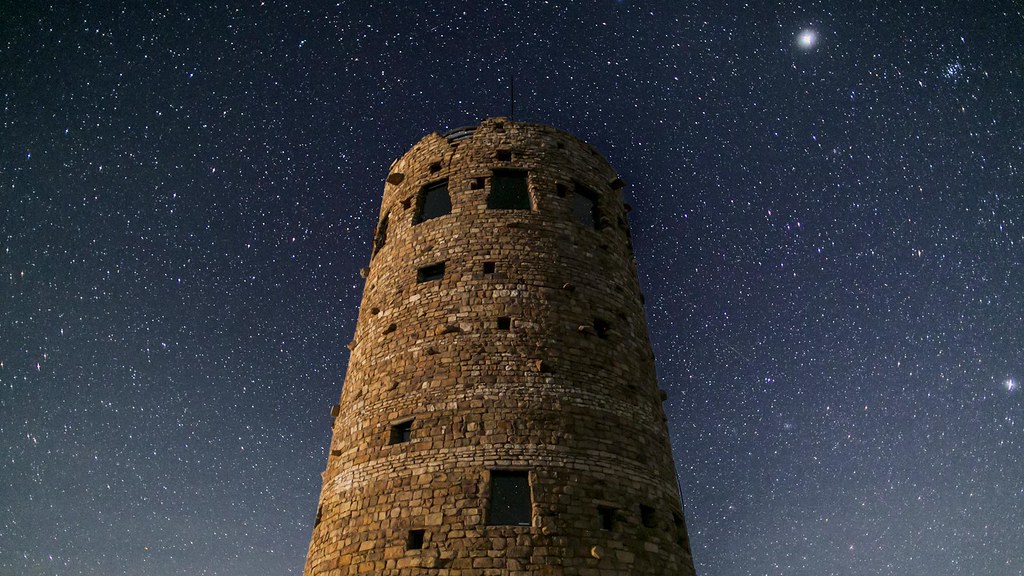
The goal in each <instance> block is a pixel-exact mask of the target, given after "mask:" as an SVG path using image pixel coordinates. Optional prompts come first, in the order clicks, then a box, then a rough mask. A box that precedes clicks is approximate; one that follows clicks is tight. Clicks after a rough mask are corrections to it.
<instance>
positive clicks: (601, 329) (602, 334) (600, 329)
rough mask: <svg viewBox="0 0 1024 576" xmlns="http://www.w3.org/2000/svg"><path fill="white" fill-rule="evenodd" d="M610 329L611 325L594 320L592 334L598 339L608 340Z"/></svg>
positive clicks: (597, 319)
mask: <svg viewBox="0 0 1024 576" xmlns="http://www.w3.org/2000/svg"><path fill="white" fill-rule="evenodd" d="M611 327H612V325H611V324H609V323H608V321H607V320H602V319H600V318H594V332H595V333H597V336H598V337H599V338H608V331H609V330H611Z"/></svg>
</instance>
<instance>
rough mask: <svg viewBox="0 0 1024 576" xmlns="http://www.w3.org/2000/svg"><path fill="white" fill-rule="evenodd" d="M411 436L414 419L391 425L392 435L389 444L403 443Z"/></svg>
mask: <svg viewBox="0 0 1024 576" xmlns="http://www.w3.org/2000/svg"><path fill="white" fill-rule="evenodd" d="M411 438H412V420H406V421H405V422H399V423H398V424H392V425H391V437H390V438H389V439H388V444H402V443H403V442H408V441H409V440H410V439H411Z"/></svg>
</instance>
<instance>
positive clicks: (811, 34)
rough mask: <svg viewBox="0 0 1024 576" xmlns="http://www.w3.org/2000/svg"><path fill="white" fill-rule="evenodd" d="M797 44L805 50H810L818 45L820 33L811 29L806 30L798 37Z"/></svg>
mask: <svg viewBox="0 0 1024 576" xmlns="http://www.w3.org/2000/svg"><path fill="white" fill-rule="evenodd" d="M796 43H797V45H798V46H800V47H801V48H803V49H804V50H810V49H811V48H814V46H815V45H816V44H817V43H818V33H817V32H815V31H814V30H811V29H810V28H804V29H803V30H801V31H800V34H798V35H797V37H796Z"/></svg>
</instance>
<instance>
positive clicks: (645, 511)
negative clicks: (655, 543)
mask: <svg viewBox="0 0 1024 576" xmlns="http://www.w3.org/2000/svg"><path fill="white" fill-rule="evenodd" d="M640 523H641V524H643V525H644V526H645V527H647V528H654V508H651V507H650V506H646V505H644V504H641V505H640Z"/></svg>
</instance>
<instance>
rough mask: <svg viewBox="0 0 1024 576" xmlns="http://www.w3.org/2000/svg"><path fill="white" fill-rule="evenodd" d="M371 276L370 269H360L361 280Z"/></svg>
mask: <svg viewBox="0 0 1024 576" xmlns="http://www.w3.org/2000/svg"><path fill="white" fill-rule="evenodd" d="M369 275H370V269H369V268H367V267H365V266H364V267H362V268H360V269H359V277H360V278H366V277H367V276H369Z"/></svg>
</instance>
